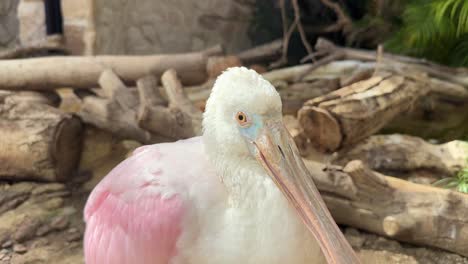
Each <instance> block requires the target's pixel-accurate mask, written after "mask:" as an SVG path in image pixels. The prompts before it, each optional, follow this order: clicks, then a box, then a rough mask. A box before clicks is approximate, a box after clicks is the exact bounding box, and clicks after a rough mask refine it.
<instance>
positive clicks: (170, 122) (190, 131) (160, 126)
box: [137, 70, 199, 139]
mask: <svg viewBox="0 0 468 264" xmlns="http://www.w3.org/2000/svg"><path fill="white" fill-rule="evenodd" d="M167 74H169V75H171V76H169V80H167V78H168V77H167ZM175 74H176V73H175V71H173V70H171V71H169V72H166V73H164V74H163V76H166V77H164V79H165V80H166V86H165V87H167V90H168V92H167V94H169V95H170V96H169V98H170V99H171V100H172V102H170V103H169V107H164V106H162V105H160V104H159V100H160V97H159V96H158V95H157V94H158V92H157V91H158V89H157V79H156V78H155V77H154V76H148V77H145V78H143V79H140V80H139V81H138V83H137V84H138V92H139V94H140V108H139V110H138V118H137V119H138V125H139V126H140V127H141V128H143V129H146V130H148V131H150V132H152V133H159V134H161V135H163V136H166V137H170V138H177V139H180V138H189V137H192V136H194V135H196V134H198V133H199V131H197V132H196V131H195V130H194V125H193V123H192V117H191V115H190V114H189V113H187V112H184V111H183V110H182V108H179V107H177V104H179V103H177V102H176V100H175V99H174V97H182V98H183V99H182V101H183V102H182V104H186V103H187V102H186V100H188V99H186V97H185V95H184V94H182V95H174V94H177V93H180V92H182V93H183V91H174V89H178V88H180V86H177V87H175V86H171V85H179V84H180V82H179V81H178V79H176V78H177V76H176V75H175ZM174 78H175V79H174ZM176 99H177V98H176ZM187 108H190V107H187ZM198 111H199V110H198ZM197 127H198V125H197ZM197 129H198V128H197Z"/></svg>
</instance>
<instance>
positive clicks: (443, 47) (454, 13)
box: [386, 0, 468, 66]
mask: <svg viewBox="0 0 468 264" xmlns="http://www.w3.org/2000/svg"><path fill="white" fill-rule="evenodd" d="M402 21H403V23H402V27H401V28H400V30H399V31H398V32H397V33H396V34H395V35H394V37H393V38H392V39H390V40H389V41H388V42H387V43H386V47H387V48H388V49H389V50H391V51H394V52H399V53H405V54H408V55H413V56H418V57H424V58H427V59H430V60H434V61H437V62H440V63H445V64H449V65H456V66H468V58H466V57H467V56H466V54H468V43H467V40H468V37H467V34H468V1H466V0H411V1H410V2H409V3H408V4H407V5H406V7H405V9H404V12H403V14H402Z"/></svg>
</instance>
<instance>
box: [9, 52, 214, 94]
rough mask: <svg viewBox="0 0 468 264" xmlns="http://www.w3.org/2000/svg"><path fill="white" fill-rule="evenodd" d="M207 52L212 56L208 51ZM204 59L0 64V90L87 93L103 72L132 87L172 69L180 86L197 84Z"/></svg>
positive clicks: (198, 56) (201, 77) (70, 59)
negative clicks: (179, 81) (59, 90)
mask: <svg viewBox="0 0 468 264" xmlns="http://www.w3.org/2000/svg"><path fill="white" fill-rule="evenodd" d="M209 52H210V54H212V51H211V50H210V51H209ZM207 58H208V56H207V55H206V53H205V52H203V51H202V52H192V53H185V54H171V55H151V56H94V57H77V56H67V57H62V56H57V57H48V58H33V59H21V60H0V80H1V81H0V89H4V90H51V89H56V88H63V87H72V88H83V89H90V88H94V87H96V86H97V85H98V80H99V77H100V75H101V73H102V72H103V71H104V70H106V69H112V70H113V71H114V72H115V73H116V74H117V75H118V76H119V77H120V78H121V79H122V80H123V82H124V83H126V84H134V83H135V82H136V80H138V79H139V78H142V77H144V76H146V75H148V74H152V75H156V76H161V74H162V73H163V72H164V71H165V70H167V69H170V68H174V69H175V70H177V72H179V75H180V78H181V81H182V82H183V83H184V84H188V85H190V84H200V83H202V82H204V81H205V80H206V79H207V73H206V62H207ZM38 65H40V67H38Z"/></svg>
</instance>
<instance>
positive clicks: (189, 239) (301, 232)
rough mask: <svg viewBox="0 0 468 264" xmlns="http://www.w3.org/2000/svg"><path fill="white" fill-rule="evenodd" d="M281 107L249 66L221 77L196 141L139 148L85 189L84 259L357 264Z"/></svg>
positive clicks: (96, 263)
mask: <svg viewBox="0 0 468 264" xmlns="http://www.w3.org/2000/svg"><path fill="white" fill-rule="evenodd" d="M281 107H282V106H281V98H280V96H279V95H278V93H277V92H276V90H275V88H274V87H273V86H272V85H271V84H270V83H269V82H268V81H266V80H264V79H263V78H262V77H261V76H260V75H258V74H257V73H256V72H254V71H253V70H248V69H246V68H243V67H240V68H231V69H228V70H227V71H225V72H224V73H223V74H222V75H220V76H219V77H218V79H217V80H216V83H215V84H214V87H213V91H212V93H211V95H210V98H209V99H208V102H207V105H206V111H205V114H204V118H203V136H201V137H195V138H191V139H187V140H181V141H177V142H175V143H163V144H155V145H150V146H143V147H140V148H138V149H136V150H135V151H134V153H133V154H132V156H131V157H129V158H128V159H126V160H125V161H123V162H122V163H120V164H119V165H118V166H117V167H116V168H114V169H113V170H112V171H111V172H110V173H109V174H108V175H107V176H106V177H105V178H104V179H103V180H102V181H101V182H100V183H99V184H98V185H97V186H96V187H95V188H94V190H93V191H92V193H91V195H90V197H89V198H88V201H87V204H86V208H85V212H84V215H85V221H86V232H85V238H84V252H85V259H86V263H88V264H105V263H111V264H119V263H122V264H123V263H136V264H146V263H156V264H166V263H172V264H178V263H188V264H210V263H216V264H221V263H222V264H230V263H246V264H247V263H252V264H253V263H255V264H261V263H268V264H275V263H278V264H279V263H281V264H284V263H323V262H324V261H325V259H326V260H327V261H328V262H329V263H340V264H341V263H347V264H348V263H358V262H359V261H358V259H357V257H356V255H355V254H354V252H353V250H352V249H351V247H350V246H349V244H348V243H347V242H346V240H345V239H344V237H343V234H342V233H341V232H340V230H339V229H338V227H337V226H336V224H335V223H334V222H333V219H332V218H331V216H330V213H329V212H328V210H327V209H326V206H325V204H324V202H323V200H322V199H321V197H320V195H319V193H318V191H317V188H316V187H315V185H314V183H313V182H312V178H311V177H310V175H309V173H308V171H307V169H306V168H305V165H304V163H303V162H302V159H301V157H300V155H299V154H298V150H297V148H296V146H295V144H294V142H293V140H292V138H291V136H290V134H289V133H288V132H287V130H286V128H285V126H284V124H283V123H282V114H281ZM308 231H310V232H308ZM319 246H320V247H319ZM320 248H321V249H322V251H321V252H322V253H321V252H320ZM322 254H323V255H322ZM323 257H325V259H324V258H323Z"/></svg>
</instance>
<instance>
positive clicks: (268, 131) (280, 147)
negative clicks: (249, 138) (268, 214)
mask: <svg viewBox="0 0 468 264" xmlns="http://www.w3.org/2000/svg"><path fill="white" fill-rule="evenodd" d="M253 144H254V146H255V149H256V151H255V152H256V153H255V156H256V158H257V160H258V161H259V162H260V163H261V164H262V165H263V167H264V168H265V170H266V171H267V172H268V174H269V175H270V177H271V178H272V179H273V181H274V182H275V184H276V185H277V186H278V188H279V189H280V190H281V191H282V192H283V194H284V195H285V196H286V198H287V199H288V201H289V202H290V204H291V205H292V206H293V207H294V208H295V209H296V211H297V213H298V214H299V216H300V218H302V220H303V221H304V223H305V225H306V226H307V228H308V229H309V230H310V232H312V234H313V236H314V237H315V238H316V240H317V241H318V242H319V244H320V247H321V249H322V252H323V253H324V255H325V257H326V259H327V261H328V263H340V264H341V263H343V264H344V263H346V264H350V263H360V262H359V260H358V258H357V256H356V254H355V253H354V251H353V250H352V248H351V246H350V245H349V244H348V242H347V241H346V239H345V238H344V236H343V234H342V233H341V231H340V230H339V228H338V226H337V225H336V223H335V222H334V221H333V218H332V217H331V215H330V212H329V211H328V209H327V207H326V205H325V203H324V201H323V200H322V198H321V197H320V194H319V192H318V190H317V187H316V186H315V184H314V182H313V180H312V176H311V175H310V173H309V171H308V170H307V168H306V167H305V164H304V162H303V161H302V158H301V156H300V154H299V151H298V149H297V147H296V145H295V144H294V141H293V139H292V137H291V135H290V134H289V132H288V131H287V129H286V127H285V126H284V124H283V123H282V122H280V121H273V120H272V121H269V122H266V123H265V124H264V126H263V128H261V131H259V134H258V136H257V139H256V140H255V141H254V142H253Z"/></svg>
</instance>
